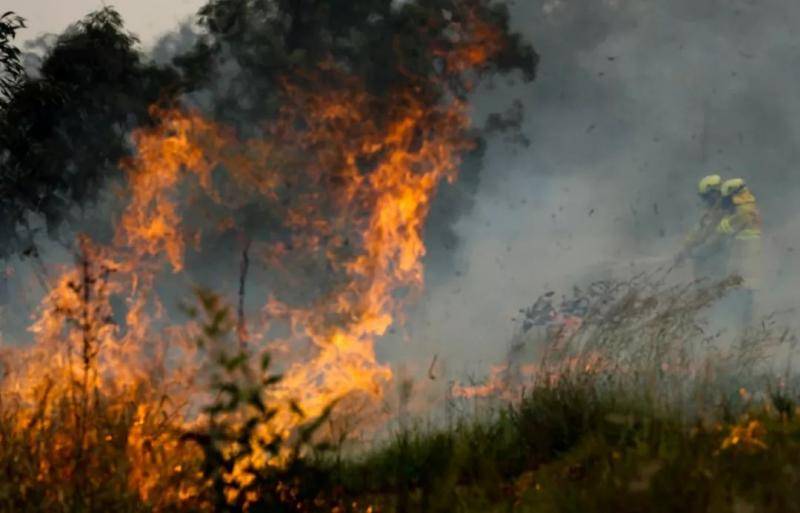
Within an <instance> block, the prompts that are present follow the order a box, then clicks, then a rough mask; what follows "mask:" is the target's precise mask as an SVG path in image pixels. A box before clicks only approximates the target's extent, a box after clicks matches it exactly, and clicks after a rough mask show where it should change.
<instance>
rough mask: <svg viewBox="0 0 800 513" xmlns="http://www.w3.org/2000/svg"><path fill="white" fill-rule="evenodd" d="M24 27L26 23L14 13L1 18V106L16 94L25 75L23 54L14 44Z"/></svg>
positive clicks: (5, 14)
mask: <svg viewBox="0 0 800 513" xmlns="http://www.w3.org/2000/svg"><path fill="white" fill-rule="evenodd" d="M24 27H25V21H24V20H23V19H22V18H20V17H19V16H17V15H16V14H14V13H13V12H7V13H4V14H3V15H2V16H0V105H2V104H3V103H5V102H6V101H8V99H9V98H10V97H11V95H12V94H14V88H15V87H16V86H17V84H18V83H19V82H20V80H22V77H23V76H24V74H25V71H24V68H23V67H22V60H21V58H20V57H21V52H20V50H19V48H17V47H16V46H14V44H13V40H14V38H15V37H16V35H17V31H18V30H19V29H21V28H24Z"/></svg>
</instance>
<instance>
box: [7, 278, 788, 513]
mask: <svg viewBox="0 0 800 513" xmlns="http://www.w3.org/2000/svg"><path fill="white" fill-rule="evenodd" d="M724 288H725V287H724V286H722V285H719V286H716V285H715V286H713V287H710V288H696V287H676V288H666V289H665V288H663V287H659V286H654V287H649V288H648V287H643V286H642V284H641V283H630V284H627V285H626V284H622V285H620V284H616V285H613V286H610V287H599V288H596V289H594V291H593V292H591V293H590V295H591V298H590V299H591V301H590V302H589V303H590V305H591V308H590V309H589V311H588V314H587V315H586V322H585V323H584V325H583V327H582V328H581V330H580V331H579V332H577V333H575V334H574V335H573V336H572V337H571V338H570V340H568V341H567V342H566V343H561V344H560V345H559V347H558V348H557V349H558V351H548V352H547V353H546V357H547V359H546V361H544V363H543V364H542V365H543V366H542V367H540V368H539V372H538V373H537V374H536V375H535V376H534V377H533V381H530V382H528V383H522V382H519V381H517V382H509V383H508V386H511V387H518V386H521V385H525V386H524V388H523V389H524V390H526V392H525V393H524V394H523V395H522V396H521V397H520V395H519V394H510V395H513V396H516V397H518V399H517V400H515V401H514V402H512V403H508V402H505V403H503V402H498V401H497V399H496V398H495V399H492V398H487V399H475V400H465V399H460V400H456V404H455V407H454V409H453V415H448V419H450V420H449V421H448V423H442V424H439V425H438V426H437V425H434V426H431V425H426V426H422V425H420V424H415V421H414V420H413V419H402V420H403V422H401V423H400V424H401V425H403V426H411V427H406V428H404V429H401V430H397V431H395V432H394V433H393V434H391V435H390V436H388V437H385V438H383V439H382V441H381V442H379V443H378V444H377V445H374V446H363V445H362V446H360V447H353V444H352V442H348V443H347V444H346V445H338V444H337V443H333V444H330V443H326V440H325V438H324V435H325V432H326V428H327V427H330V425H332V424H334V423H335V422H336V421H337V413H338V412H337V408H338V407H340V406H341V405H340V404H338V405H332V406H333V409H332V410H331V411H330V412H328V413H326V414H325V415H323V417H321V418H319V419H304V424H303V427H302V428H301V429H298V432H297V433H295V434H294V435H292V436H290V437H288V438H286V439H281V438H275V439H273V440H268V441H265V442H266V445H265V447H266V450H267V451H268V452H269V453H270V454H273V455H284V454H291V455H293V456H292V457H291V458H289V460H288V461H287V462H286V463H285V465H281V466H267V467H266V468H257V469H256V468H250V469H246V471H247V472H249V473H250V474H251V475H252V478H253V479H252V481H250V482H249V483H247V484H244V485H241V486H240V488H238V490H236V491H237V492H239V493H237V494H236V498H235V499H234V500H231V499H229V496H228V495H227V494H228V492H229V491H230V489H231V487H232V486H239V485H238V484H236V485H234V484H231V482H230V480H229V479H228V478H227V477H226V474H227V473H228V472H230V471H231V469H233V468H234V466H235V465H236V464H237V462H239V461H247V457H248V456H249V455H251V454H252V450H253V449H252V447H250V441H251V440H253V438H252V433H253V432H254V430H255V429H256V428H257V426H258V425H259V424H260V423H263V422H268V420H269V418H270V416H271V415H274V411H275V409H274V408H275V405H273V404H270V402H269V393H268V392H269V388H270V386H272V385H274V384H275V383H277V382H278V381H279V380H280V378H279V376H276V375H272V374H271V373H270V370H269V368H270V361H269V359H268V358H266V357H264V358H261V359H259V361H257V362H252V361H250V360H251V358H249V356H248V355H246V354H234V355H227V356H226V355H225V351H224V350H222V351H221V352H219V353H213V354H215V355H216V356H214V357H213V359H212V363H213V362H216V363H215V367H214V370H213V372H212V375H211V379H210V383H211V386H212V389H211V390H212V394H211V396H212V397H213V400H211V401H210V404H208V405H207V408H206V414H207V418H206V422H205V423H204V424H202V423H201V424H200V425H197V426H195V427H194V428H193V429H192V430H191V431H188V432H187V431H186V429H185V428H184V426H183V425H182V423H181V422H180V418H181V417H180V410H179V409H177V410H176V409H175V408H176V407H175V406H173V405H172V402H173V401H171V400H167V397H168V396H169V394H168V393H167V392H166V389H164V390H162V389H161V388H158V382H157V380H148V381H146V382H144V383H142V385H141V390H138V389H137V390H134V391H127V392H122V391H121V392H119V395H113V394H114V392H113V389H112V390H111V391H101V390H87V389H86V387H83V386H80V383H73V384H69V383H68V384H67V386H63V387H61V388H58V387H56V388H53V389H52V390H55V391H51V389H50V388H49V387H45V388H44V389H43V390H42V391H41V393H37V394H35V397H36V398H39V397H40V398H41V399H37V401H39V403H38V404H33V405H32V406H27V407H24V408H23V407H21V406H19V405H17V404H15V402H14V401H13V400H12V398H13V396H11V395H9V394H6V395H0V512H3V513H4V512H18V511H25V512H47V513H51V512H64V513H78V512H107V511H108V512H110V511H113V512H115V513H116V512H131V513H145V512H175V513H189V512H192V513H193V512H211V511H220V512H237V513H238V512H243V511H248V512H252V513H257V512H268V513H284V512H285V513H288V512H294V513H298V512H299V513H303V512H309V513H310V512H317V511H319V512H323V511H324V512H336V513H345V512H359V513H361V512H371V513H377V512H385V513H411V512H421V513H439V512H441V513H445V512H447V513H493V512H498V513H499V512H542V513H549V512H575V513H601V512H602V513H606V512H623V513H625V512H631V513H633V512H665V513H666V512H680V513H685V512H689V513H692V512H703V513H717V512H719V513H727V512H731V513H749V512H776V513H777V512H780V513H787V512H789V513H790V512H794V511H800V415H798V408H797V399H798V397H800V396H799V395H798V394H797V393H796V392H795V390H800V388H798V387H796V386H794V385H793V381H792V380H790V379H789V375H788V372H787V373H786V374H784V377H783V379H781V380H776V379H775V378H774V377H773V378H768V376H774V372H771V371H770V369H769V365H768V363H769V362H770V361H774V356H775V355H776V354H779V353H780V351H781V350H783V349H786V347H785V346H786V345H787V344H788V346H789V350H791V349H793V342H792V340H793V338H792V337H791V336H789V334H788V333H789V332H788V331H786V330H784V329H782V328H779V327H778V325H777V324H771V323H769V322H765V323H762V324H761V326H760V327H758V328H757V329H752V330H749V331H748V332H746V333H745V334H744V335H743V336H741V337H739V338H737V339H736V341H735V342H734V343H729V342H730V341H728V342H725V344H718V341H720V340H722V338H724V337H720V336H718V335H717V334H714V333H709V332H708V331H709V330H708V329H707V327H706V326H705V325H704V324H703V323H702V322H701V321H699V320H698V313H701V312H702V311H703V309H704V308H707V307H708V306H709V305H712V304H714V302H715V301H716V300H717V299H719V297H721V296H722V295H723V294H724ZM576 293H579V292H576ZM200 300H201V301H200V303H201V308H200V310H199V311H198V313H202V314H203V315H202V316H201V321H202V322H203V324H202V326H203V328H204V329H203V334H204V335H203V339H202V340H201V341H200V342H201V343H200V346H202V347H206V348H212V347H221V348H229V347H234V346H233V345H232V344H231V343H230V341H229V338H230V335H231V333H230V332H231V329H230V326H229V325H230V322H229V321H230V319H229V316H228V311H227V309H226V307H225V305H224V304H222V303H220V302H219V301H218V300H217V299H216V298H215V297H214V296H213V295H209V294H203V295H201V296H200ZM515 354H516V353H512V354H511V355H510V357H509V359H510V360H511V357H512V356H514V355H515ZM209 355H212V353H211V352H209ZM771 358H772V359H773V360H770V359H771ZM778 361H780V360H778ZM586 362H595V363H593V365H592V366H589V367H587V366H586V365H584V363H586ZM597 362H599V363H597ZM510 363H519V362H511V361H510ZM665 364H666V365H665ZM515 379H517V378H515ZM776 383H780V385H779V384H776ZM409 388H410V387H409ZM745 388H747V389H748V390H749V391H748V390H745ZM58 390H60V392H57V391H58ZM58 394H60V395H58ZM501 395H502V394H501ZM459 401H460V403H459ZM76 405H77V406H76ZM79 406H80V407H79ZM460 406H463V408H459V407H460ZM459 412H462V413H459ZM463 412H470V413H463ZM298 415H302V414H301V413H298ZM335 431H336V430H334V429H330V432H335ZM345 447H346V448H347V449H345ZM232 448H233V449H232Z"/></svg>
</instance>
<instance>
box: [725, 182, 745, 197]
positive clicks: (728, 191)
mask: <svg viewBox="0 0 800 513" xmlns="http://www.w3.org/2000/svg"><path fill="white" fill-rule="evenodd" d="M744 186H745V183H744V180H742V179H741V178H733V179H731V180H726V181H725V183H723V184H722V188H721V192H722V197H723V198H728V197H730V196H733V195H734V194H736V193H737V192H739V191H741V190H742V189H743V188H744Z"/></svg>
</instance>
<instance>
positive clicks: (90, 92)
mask: <svg viewBox="0 0 800 513" xmlns="http://www.w3.org/2000/svg"><path fill="white" fill-rule="evenodd" d="M393 3H394V2H392V1H391V0H370V1H367V2H351V1H336V2H330V1H327V0H314V1H302V2H298V1H289V0H258V1H255V0H210V1H209V2H208V4H207V5H205V6H204V7H203V8H202V9H201V10H200V12H199V14H198V20H199V21H200V23H201V25H202V26H203V27H204V33H203V34H201V36H200V38H199V40H198V41H197V43H196V44H195V45H194V46H193V47H192V49H191V50H190V51H188V52H186V53H183V54H180V55H176V56H175V58H174V61H173V64H174V66H163V67H162V66H158V65H155V64H154V63H151V62H147V61H146V60H145V59H144V57H143V56H142V55H141V54H140V52H139V51H138V49H137V40H136V38H135V37H134V36H133V35H131V34H129V33H128V32H127V31H126V30H125V28H124V26H123V22H122V18H121V17H120V15H119V14H118V13H117V12H116V11H115V10H114V9H113V8H110V7H106V8H103V9H101V10H100V11H97V12H95V13H92V14H90V15H88V16H87V17H86V18H84V19H83V20H82V21H80V22H79V23H77V24H75V25H74V26H73V27H71V28H70V29H69V30H67V31H66V32H65V33H64V34H62V35H61V36H60V37H59V38H58V40H57V42H56V44H55V45H54V47H53V48H51V49H50V50H49V51H48V52H47V54H46V55H45V57H44V60H43V62H42V65H41V70H40V76H38V77H35V78H34V77H26V76H24V74H23V72H22V68H21V67H20V66H19V51H18V50H17V49H16V48H15V47H13V46H11V45H10V44H9V41H10V39H11V38H12V37H13V35H14V33H15V31H16V29H18V28H20V27H21V26H22V22H21V20H19V19H18V18H15V17H13V16H9V17H5V18H3V20H4V21H3V22H2V23H0V56H2V57H3V58H4V59H5V61H4V63H5V66H6V70H7V71H6V72H2V74H0V78H2V79H4V80H8V82H3V83H4V84H7V85H8V87H10V86H11V84H12V82H13V88H10V89H9V88H7V91H6V93H8V94H7V96H8V101H7V103H6V104H5V105H0V217H2V219H3V223H2V224H0V240H2V241H3V244H2V249H1V250H0V257H3V256H8V255H11V254H19V253H22V254H26V255H31V254H35V253H36V249H35V244H34V242H35V236H36V232H37V230H39V229H41V228H46V229H47V231H48V232H49V234H50V235H51V236H57V235H58V233H59V229H60V228H62V227H63V226H64V225H65V224H66V225H68V226H73V227H75V226H80V224H79V221H80V219H75V215H76V214H80V213H81V212H82V211H84V210H85V209H87V208H89V207H91V206H92V205H93V204H95V202H96V200H97V199H98V197H99V195H100V193H101V191H102V190H104V187H105V186H107V185H108V184H109V182H113V181H115V180H119V179H121V178H122V176H121V172H120V168H119V162H120V161H121V160H122V159H124V158H126V157H127V156H129V155H130V152H131V150H132V148H131V147H130V141H129V140H128V136H129V133H130V131H131V130H132V129H134V128H137V127H141V126H147V125H148V124H150V123H152V122H153V121H154V120H153V119H152V118H151V116H150V114H149V111H148V108H149V107H150V106H151V105H153V104H156V103H167V104H169V103H172V102H174V101H175V100H176V98H178V97H180V98H183V99H187V100H188V101H190V102H191V101H194V100H195V99H198V103H199V104H200V105H203V106H204V108H205V109H206V110H207V111H211V112H209V114H211V115H212V117H213V118H214V119H216V120H220V121H224V122H226V123H229V124H232V125H234V126H237V127H239V128H240V129H242V130H244V131H247V132H248V133H251V132H253V131H254V130H258V129H259V127H261V126H263V123H264V122H265V121H269V120H270V119H272V117H273V116H274V114H275V113H276V110H277V109H278V108H279V106H280V105H283V104H284V103H285V102H286V101H287V98H286V95H285V91H284V87H283V85H284V83H285V81H286V80H287V79H289V80H291V81H292V82H294V83H295V85H296V86H298V87H301V88H306V89H311V90H314V89H315V88H316V87H318V84H319V83H320V82H325V83H326V87H329V88H333V87H337V85H336V81H333V80H327V78H326V75H325V70H326V69H331V65H335V67H336V68H337V69H339V70H343V71H344V72H346V73H348V74H350V75H352V76H355V77H357V78H358V79H359V80H361V81H362V82H363V83H364V84H365V85H366V87H367V91H368V92H369V93H371V94H372V95H373V96H374V97H375V99H376V101H375V102H374V104H373V108H372V110H371V111H370V112H367V113H363V114H364V116H365V117H367V118H374V119H376V120H380V119H384V118H387V117H388V116H390V113H391V112H393V111H394V110H393V109H392V108H391V107H392V105H393V103H394V102H396V101H397V94H398V93H403V92H406V93H407V92H413V94H414V95H416V96H417V97H418V98H420V99H423V100H424V101H423V103H424V104H426V105H430V106H434V105H436V104H437V103H438V102H440V101H443V100H446V99H448V98H450V97H452V95H459V96H463V95H464V93H465V92H466V91H468V90H469V89H470V88H471V86H472V85H474V84H477V82H478V79H479V78H480V77H479V76H474V75H473V74H464V73H462V70H461V69H458V68H455V69H451V68H450V67H448V66H447V64H446V63H447V60H446V58H445V56H446V55H447V52H448V51H451V50H453V46H454V45H455V43H454V40H455V39H454V38H455V36H454V34H453V32H452V27H453V26H455V25H454V24H459V23H468V22H469V20H468V19H466V18H465V17H466V16H467V15H468V14H469V13H472V15H473V16H474V18H475V19H478V20H483V21H486V22H491V23H493V24H495V25H496V26H497V29H498V30H499V32H500V33H501V36H503V37H505V38H507V40H508V44H506V45H505V46H504V47H503V49H502V51H501V52H500V55H498V56H497V57H496V58H495V59H493V60H491V61H490V62H489V63H487V65H486V66H484V69H481V70H479V71H480V73H479V74H478V75H480V74H493V73H508V72H511V71H514V70H519V71H520V72H521V73H522V74H523V76H524V77H525V78H526V79H533V77H534V75H535V70H536V65H537V61H538V57H537V56H536V54H535V53H534V52H533V50H532V48H530V47H529V46H528V45H526V44H524V43H523V42H522V41H521V40H520V38H519V37H518V36H515V35H512V34H510V33H509V26H508V17H509V15H508V11H507V9H506V8H505V7H503V6H502V4H497V5H495V4H493V3H491V2H488V1H486V0H437V1H436V2H427V1H426V2H406V3H404V4H403V5H402V7H399V8H395V7H392V5H393ZM328 78H330V77H328ZM1 87H2V84H0V88H1ZM2 96H3V90H2V89H0V97H2ZM289 100H290V99H289ZM512 125H514V126H512V127H510V129H512V130H513V129H514V127H516V128H518V127H519V123H518V122H517V123H516V124H513V123H512ZM376 126H378V127H381V126H382V125H381V123H380V121H378V122H376ZM481 155H482V143H480V142H479V144H478V145H477V149H476V152H475V154H474V155H473V156H472V158H471V159H469V165H466V166H465V172H464V173H463V174H462V178H463V179H464V180H465V183H466V184H467V185H466V186H463V187H464V190H463V191H462V190H461V189H460V188H461V187H462V186H461V185H459V186H457V188H454V189H453V190H451V191H450V192H449V196H448V197H447V198H446V200H447V203H448V208H442V209H439V210H434V212H433V215H434V217H436V216H439V217H440V218H441V221H442V223H443V224H445V225H448V224H449V222H450V221H452V217H453V216H455V215H457V213H453V212H456V211H457V207H459V206H464V205H468V203H469V200H468V198H469V197H470V195H471V192H470V191H471V189H470V187H474V186H475V184H476V183H477V178H476V177H477V173H478V172H479V170H480V167H481V166H480V161H481ZM289 167H291V166H289ZM286 172H287V174H291V173H293V172H294V170H293V169H287V170H286ZM364 172H365V173H367V172H369V169H368V166H365V170H364ZM332 182H333V180H332ZM456 189H458V191H459V192H453V191H455V190H456ZM248 208H250V209H251V210H252V211H253V212H252V213H251V214H250V215H249V216H246V217H247V219H250V220H251V221H252V223H251V224H252V225H255V226H263V224H264V222H263V220H264V219H265V218H269V214H268V213H265V212H263V208H257V206H252V205H251V206H249V207H248ZM32 219H33V220H34V223H33V224H29V223H30V222H31V220H32ZM244 222H245V225H246V226H250V224H246V222H247V220H245V221H244ZM438 225H439V223H437V222H435V221H434V223H433V226H438ZM434 234H435V235H436V238H437V239H442V240H451V239H453V238H454V235H453V234H452V233H450V232H448V231H447V230H437V231H435V233H434Z"/></svg>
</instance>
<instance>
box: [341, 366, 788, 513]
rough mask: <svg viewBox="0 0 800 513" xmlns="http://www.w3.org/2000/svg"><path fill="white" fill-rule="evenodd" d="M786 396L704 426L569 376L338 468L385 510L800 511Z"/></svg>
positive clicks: (356, 490)
mask: <svg viewBox="0 0 800 513" xmlns="http://www.w3.org/2000/svg"><path fill="white" fill-rule="evenodd" d="M780 401H786V398H785V397H782V398H781V399H780V400H778V399H776V400H773V401H770V402H767V403H761V404H752V403H750V404H747V403H746V402H742V403H741V404H740V405H738V406H737V408H736V411H735V412H733V411H732V410H731V409H730V407H726V408H722V407H720V409H719V410H718V411H717V412H714V415H712V416H710V417H709V416H708V415H706V416H705V419H703V420H701V419H699V418H698V419H691V418H687V417H686V415H685V414H684V413H681V412H678V411H666V410H663V409H661V408H658V409H656V408H654V407H653V406H652V403H648V402H646V401H643V400H642V399H641V398H640V397H637V394H630V395H629V396H626V394H625V393H624V392H622V391H619V390H617V391H614V392H613V393H611V392H609V391H599V390H598V388H597V387H595V386H594V385H593V384H592V383H591V382H587V381H583V382H579V383H576V382H572V381H567V380H565V381H563V382H561V383H558V384H556V385H554V386H548V387H542V388H539V389H536V390H534V391H533V392H532V393H531V394H529V395H528V396H527V397H525V398H524V399H523V400H522V401H521V402H520V404H519V405H517V406H508V407H506V408H504V409H503V410H501V411H500V412H499V413H498V414H497V415H496V416H495V418H494V419H493V420H491V421H484V422H479V421H476V420H474V419H473V420H465V421H463V422H461V423H460V424H458V425H457V426H455V427H453V428H451V429H448V430H440V431H432V432H423V431H420V430H412V431H406V432H402V433H398V434H397V435H396V437H395V438H394V439H393V440H392V441H391V442H389V443H387V444H386V445H385V446H383V447H381V448H379V449H376V450H374V451H372V452H369V453H367V454H365V455H363V456H361V457H360V458H358V459H356V460H351V461H345V462H339V463H338V465H332V466H330V467H329V472H330V473H331V474H332V475H334V476H335V477H334V479H333V480H332V481H333V482H334V483H335V484H336V485H338V486H340V487H341V489H342V490H344V491H345V494H346V495H348V496H349V497H351V498H353V499H354V500H359V499H360V501H361V502H362V503H364V502H371V504H372V505H373V506H375V509H376V510H379V511H386V512H411V511H414V512H416V511H420V512H426V513H428V512H429V513H435V512H465V513H473V512H475V513H477V512H495V511H496V512H505V511H520V512H576V513H577V512H598V513H599V512H612V511H613V512H659V511H663V512H740V511H741V512H745V511H764V512H767V511H774V512H791V511H800V422H799V421H798V420H797V419H796V417H795V416H794V415H793V410H794V407H793V405H792V408H791V410H790V411H791V412H792V413H789V414H787V413H786V404H785V403H781V402H780ZM773 403H779V404H780V406H781V409H783V413H781V412H780V411H779V409H778V408H776V406H775V404H773ZM732 413H735V419H734V421H733V422H732V423H728V422H725V421H724V420H723V418H724V417H728V416H730V415H731V414H732ZM736 426H740V429H741V431H742V436H741V437H740V438H739V439H737V440H736V442H737V443H733V442H732V441H733V438H732V436H731V434H732V432H733V431H732V430H733V429H735V428H736ZM748 426H749V427H751V428H752V429H751V431H750V433H748V432H747V427H748ZM726 440H728V442H727V443H726V442H725V441H726Z"/></svg>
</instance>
